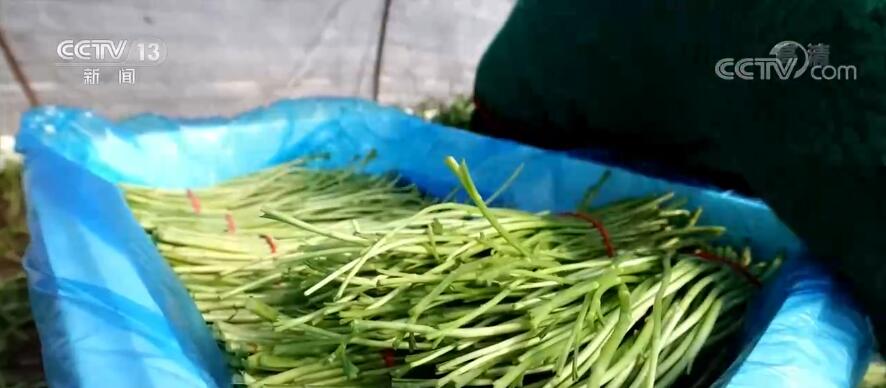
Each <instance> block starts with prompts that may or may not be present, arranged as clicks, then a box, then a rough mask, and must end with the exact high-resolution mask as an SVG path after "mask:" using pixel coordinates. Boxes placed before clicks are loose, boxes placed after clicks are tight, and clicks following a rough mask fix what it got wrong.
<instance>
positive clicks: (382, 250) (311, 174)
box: [125, 158, 779, 388]
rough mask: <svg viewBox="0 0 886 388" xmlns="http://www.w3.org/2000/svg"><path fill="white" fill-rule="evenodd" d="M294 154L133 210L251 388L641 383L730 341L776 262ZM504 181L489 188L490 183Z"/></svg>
mask: <svg viewBox="0 0 886 388" xmlns="http://www.w3.org/2000/svg"><path fill="white" fill-rule="evenodd" d="M310 161H311V158H306V159H301V160H297V161H294V162H291V163H287V164H284V165H281V166H279V167H276V168H272V169H268V170H265V171H261V172H259V173H256V174H253V175H250V176H247V177H244V178H240V179H236V180H232V181H229V182H226V183H223V184H221V185H218V186H215V187H211V188H206V189H201V190H193V191H191V190H157V189H148V188H140V187H126V190H125V193H126V198H127V199H128V201H129V203H130V206H131V207H132V209H133V213H134V214H135V215H136V217H137V218H138V219H139V220H140V221H141V222H142V224H143V226H144V227H145V228H146V230H148V231H149V232H150V233H151V234H152V236H153V238H154V240H155V242H156V244H157V247H158V249H159V251H160V253H161V254H162V255H163V256H164V257H166V259H167V260H168V261H169V263H170V265H171V266H172V268H173V270H174V271H175V272H176V273H177V274H178V276H179V277H180V279H181V280H182V282H183V283H184V285H185V286H186V287H187V289H188V290H189V291H190V293H191V295H192V297H193V298H194V300H195V302H196V305H197V307H198V308H199V310H200V311H201V312H202V314H203V316H204V319H205V320H206V321H207V322H208V323H210V324H211V325H212V327H213V332H214V334H215V335H216V338H217V339H218V340H219V342H220V343H221V344H222V346H224V348H225V350H226V351H227V352H228V354H229V356H230V357H229V359H230V362H231V365H232V366H233V367H234V368H235V369H236V370H237V374H236V376H235V379H236V380H235V382H236V383H238V384H244V385H248V386H255V387H330V386H342V387H344V386H354V387H358V386H359V387H383V386H395V387H446V386H456V387H463V386H493V387H496V388H503V387H515V386H523V387H601V386H607V387H661V386H669V385H672V384H673V383H674V382H675V381H676V380H677V378H679V377H680V376H681V375H683V374H685V373H686V372H687V371H689V370H690V369H691V368H692V365H693V361H694V360H695V359H696V356H697V355H698V354H699V352H700V351H701V350H702V349H703V348H706V347H710V346H711V345H713V344H716V343H718V342H719V341H721V340H723V339H724V338H725V337H727V336H728V335H729V334H731V333H733V332H735V331H736V330H737V329H738V328H740V327H741V323H742V317H743V310H744V307H745V304H746V302H747V301H748V299H749V298H750V297H751V296H752V295H753V292H754V290H755V288H756V287H757V286H758V283H757V282H758V281H764V280H765V279H766V278H768V277H769V276H771V274H772V273H773V271H774V270H775V269H776V268H777V267H778V262H779V260H778V259H776V260H772V261H761V262H753V261H752V260H751V255H750V252H749V251H748V250H747V249H745V250H743V251H741V252H735V251H734V250H732V249H730V248H715V247H713V246H712V243H713V241H714V240H715V239H716V238H717V237H718V236H720V235H721V234H722V233H724V230H723V228H720V227H713V226H702V225H698V219H699V216H700V214H701V211H700V210H696V211H688V210H685V209H682V208H681V205H680V204H679V203H678V202H676V201H674V200H673V199H672V195H670V194H667V195H661V196H653V197H645V198H634V199H627V200H623V201H618V202H615V203H610V204H608V205H606V206H602V207H596V208H591V207H589V206H588V205H587V204H588V203H590V200H591V199H592V197H593V194H594V193H595V192H596V190H598V189H599V185H595V186H594V187H592V189H591V190H589V195H588V196H587V198H586V199H585V201H583V204H581V205H580V206H579V209H578V211H576V212H575V213H569V214H551V213H549V212H536V213H532V212H526V211H521V210H514V209H509V208H504V207H492V206H490V205H489V203H491V202H492V199H494V197H497V196H498V195H499V194H500V193H501V192H502V191H503V190H505V189H506V186H507V184H505V185H504V187H502V189H500V190H499V191H497V192H496V193H495V194H493V195H492V196H490V197H489V198H487V199H484V198H483V197H482V196H481V195H480V193H479V191H478V190H477V188H476V187H475V185H474V182H473V181H472V178H471V175H470V171H469V169H468V166H467V164H466V163H465V162H461V163H458V162H456V161H455V159H452V158H449V159H447V160H446V163H447V165H448V166H449V167H450V169H451V170H452V171H453V173H454V174H455V176H456V177H457V178H458V180H459V182H460V184H461V190H463V191H464V192H465V193H466V194H467V197H468V198H469V201H468V202H467V203H459V202H453V201H446V200H444V201H433V200H431V199H429V198H427V197H425V196H423V195H422V193H421V192H420V191H418V190H417V189H416V188H415V187H412V186H404V185H402V184H400V183H399V182H398V181H397V179H395V178H393V177H389V176H368V175H364V174H361V173H360V172H359V170H360V168H361V167H362V165H363V164H365V163H366V162H367V161H368V160H364V161H361V162H357V163H355V164H354V165H353V166H351V167H349V168H345V169H341V170H325V171H321V170H314V169H311V168H309V167H308V164H309V163H310ZM510 181H512V179H509V182H510Z"/></svg>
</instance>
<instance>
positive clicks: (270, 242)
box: [261, 234, 277, 253]
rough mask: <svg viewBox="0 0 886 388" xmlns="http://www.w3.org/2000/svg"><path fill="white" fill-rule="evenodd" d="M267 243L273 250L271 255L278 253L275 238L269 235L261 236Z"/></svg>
mask: <svg viewBox="0 0 886 388" xmlns="http://www.w3.org/2000/svg"><path fill="white" fill-rule="evenodd" d="M261 237H262V238H263V239H265V242H267V243H268V247H269V248H271V253H277V241H275V240H274V238H273V237H271V236H270V235H267V234H263V235H261Z"/></svg>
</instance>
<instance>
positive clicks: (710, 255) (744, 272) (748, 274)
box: [693, 250, 763, 287]
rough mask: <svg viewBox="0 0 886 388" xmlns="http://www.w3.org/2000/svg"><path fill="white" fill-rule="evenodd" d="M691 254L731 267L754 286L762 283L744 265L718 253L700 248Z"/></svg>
mask: <svg viewBox="0 0 886 388" xmlns="http://www.w3.org/2000/svg"><path fill="white" fill-rule="evenodd" d="M693 254H694V255H695V256H696V257H698V258H700V259H702V260H706V261H710V262H713V263H719V264H724V265H726V266H727V267H729V269H731V270H732V271H733V272H735V273H737V274H739V275H741V277H743V278H745V280H747V281H748V282H749V283H751V284H753V285H754V286H755V287H760V286H762V285H763V284H762V283H761V282H760V279H757V277H756V276H754V274H752V273H751V271H748V269H747V268H746V267H745V266H743V265H741V264H739V263H738V262H736V261H734V260H729V259H727V258H725V257H722V256H718V255H715V254H713V253H711V252H707V251H702V250H698V251H695V253H693Z"/></svg>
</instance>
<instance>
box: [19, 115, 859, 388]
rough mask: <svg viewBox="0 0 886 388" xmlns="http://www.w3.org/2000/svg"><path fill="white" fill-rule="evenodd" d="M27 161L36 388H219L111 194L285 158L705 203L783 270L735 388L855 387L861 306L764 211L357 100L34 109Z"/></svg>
mask: <svg viewBox="0 0 886 388" xmlns="http://www.w3.org/2000/svg"><path fill="white" fill-rule="evenodd" d="M17 149H18V151H19V152H21V153H23V154H24V155H25V175H24V185H25V190H26V195H27V200H28V221H29V227H30V230H31V233H32V242H31V246H30V247H29V249H28V252H27V255H26V256H27V257H26V260H25V265H26V269H27V272H28V280H29V287H30V292H31V299H32V308H33V310H34V314H35V318H36V321H37V325H38V328H39V331H40V336H41V340H42V342H43V352H44V353H43V354H44V361H45V369H46V372H47V378H48V379H49V382H50V384H51V385H52V386H54V387H69V386H85V387H94V386H109V387H123V386H126V387H135V386H138V387H162V388H165V387H222V386H228V385H230V377H229V372H228V371H227V370H226V367H225V363H224V358H223V356H222V354H221V352H220V351H219V350H218V347H217V345H216V344H215V342H214V341H213V339H212V336H211V334H210V331H209V330H208V329H207V327H206V326H205V324H204V323H203V321H202V319H201V317H200V315H199V313H198V311H197V309H196V307H195V306H194V304H193V303H192V302H191V300H190V299H189V297H188V295H187V292H186V291H185V289H184V288H183V286H182V285H181V284H180V283H179V282H178V281H177V280H176V278H175V275H174V274H173V272H172V271H171V270H170V268H169V267H168V266H167V265H166V264H165V262H164V261H163V260H162V258H161V257H160V256H159V254H158V253H157V251H156V249H155V248H154V247H153V245H152V244H151V241H150V240H149V238H148V236H147V235H146V234H145V233H144V232H143V231H142V230H141V228H140V227H139V226H138V224H137V222H136V220H135V219H134V218H133V216H132V214H131V212H130V211H129V210H128V208H127V207H126V204H125V202H124V200H123V197H122V195H121V192H120V191H119V189H118V188H117V187H116V184H117V183H137V184H143V185H151V186H157V187H201V186H207V185H212V184H214V183H218V182H220V181H222V180H224V179H228V178H232V177H236V176H239V175H243V174H247V173H250V172H253V171H256V170H258V169H261V168H264V167H269V166H272V165H275V164H278V163H280V162H283V161H287V160H290V159H292V158H294V157H297V156H300V155H305V154H310V153H316V152H328V153H330V155H332V158H331V159H330V160H329V161H326V162H323V165H322V166H318V167H321V168H322V167H333V166H339V165H343V164H345V163H347V162H349V161H351V160H352V159H353V157H354V156H356V155H362V154H366V153H367V152H369V151H370V150H376V151H377V152H378V158H377V159H376V160H375V161H374V162H373V163H371V164H370V166H369V168H368V171H369V172H370V173H384V172H389V171H394V172H396V173H398V174H400V175H401V176H403V177H404V178H406V179H407V180H409V181H411V182H413V183H415V184H417V185H418V186H419V187H421V188H422V189H423V190H425V191H427V192H429V193H431V194H435V195H439V196H442V195H445V194H447V193H448V192H449V191H450V190H451V189H452V188H453V187H455V186H456V181H455V179H454V177H453V176H452V174H451V173H450V172H449V171H448V170H447V168H446V167H445V165H444V164H443V162H442V161H443V157H444V156H446V155H453V156H456V157H457V158H464V159H466V160H467V161H468V162H469V163H470V165H471V169H472V173H473V175H474V178H475V180H476V183H477V185H478V187H479V188H480V189H481V191H482V190H490V191H491V190H494V189H495V188H497V187H498V186H499V185H500V184H501V183H502V182H503V181H504V180H505V179H507V177H508V176H509V175H510V174H511V172H512V171H513V170H514V169H515V168H516V167H517V166H518V165H520V164H521V163H523V164H524V165H525V167H524V170H523V172H522V173H521V175H520V177H519V178H518V179H517V180H516V182H514V184H513V186H512V187H511V189H510V190H509V191H508V192H507V193H506V194H505V195H503V196H502V197H501V202H502V203H505V204H508V205H509V206H515V207H519V208H522V209H527V210H542V209H552V210H555V211H565V210H570V209H572V208H574V206H575V205H576V204H577V203H578V201H579V199H580V198H581V195H582V194H583V193H584V190H585V189H586V188H587V187H588V186H589V185H590V184H592V183H594V182H595V181H596V180H597V179H598V178H599V177H600V175H601V174H602V173H603V171H605V170H606V169H611V170H612V172H613V174H612V177H611V178H610V179H609V181H608V182H607V184H606V185H605V186H604V188H603V190H602V191H601V193H600V196H599V197H598V201H599V203H605V202H607V201H612V200H614V199H619V198H623V197H625V196H636V195H643V194H650V193H660V192H666V191H674V192H676V193H677V194H678V195H679V196H682V197H685V198H688V199H689V201H690V205H691V206H702V207H704V209H705V213H704V214H705V215H704V217H703V218H702V222H708V223H716V224H719V225H724V226H726V227H727V228H729V231H730V233H729V236H728V239H729V240H731V242H734V243H750V244H751V246H752V247H753V248H754V250H755V254H756V255H758V256H759V257H771V256H773V255H774V254H776V252H779V251H782V252H786V253H787V255H788V257H789V260H788V261H787V263H786V264H785V266H784V268H783V270H782V271H780V273H779V274H778V276H777V277H776V278H775V280H774V281H773V282H771V283H770V284H768V285H767V286H766V287H764V288H763V290H762V292H761V293H760V294H759V296H758V297H757V298H756V299H755V301H754V302H753V304H752V306H751V309H750V311H749V318H748V320H747V321H748V322H747V324H746V327H745V330H744V331H743V333H742V335H743V336H744V340H745V342H746V344H747V345H746V346H745V350H744V352H743V353H742V357H741V358H740V359H739V360H738V361H736V363H735V364H734V365H733V366H732V368H731V369H730V371H729V373H728V374H727V375H726V376H724V377H723V378H722V379H721V382H722V383H724V384H725V385H727V386H730V387H749V388H750V387H753V388H756V387H771V386H777V387H803V388H805V387H812V386H814V387H852V386H854V384H855V382H857V381H858V379H859V378H860V376H861V374H862V373H863V372H864V368H865V367H866V364H867V360H868V357H869V355H870V352H871V349H872V339H871V334H870V328H869V326H868V323H867V321H866V319H865V317H864V316H863V315H862V314H861V313H860V312H859V311H858V309H857V307H856V306H855V304H854V303H853V302H852V301H851V300H850V299H849V298H848V297H847V296H846V294H845V293H844V292H843V291H842V290H840V289H839V287H838V286H837V285H835V283H834V282H833V281H832V280H831V279H830V278H829V277H828V275H827V274H826V273H824V272H823V271H822V270H821V269H820V268H818V266H816V265H815V264H813V263H812V262H811V261H810V260H809V259H808V258H807V254H806V253H805V251H804V248H803V246H802V244H801V243H800V242H799V241H798V240H797V238H796V237H795V236H794V235H793V234H792V233H791V232H790V231H789V230H788V229H787V228H786V227H785V226H784V225H783V224H781V223H780V221H779V220H778V219H777V217H775V215H774V214H773V213H772V212H771V211H770V210H769V209H768V208H767V207H766V206H765V205H763V204H762V203H760V202H758V201H755V200H751V199H746V198H741V197H739V196H736V195H733V194H731V193H728V192H718V191H713V190H708V189H703V188H699V187H694V186H689V185H685V184H680V183H674V182H668V181H665V180H661V179H656V178H652V177H646V176H642V175H639V174H635V173H632V172H629V171H625V170H622V169H619V168H614V167H608V166H605V165H602V164H598V163H595V162H591V161H587V160H581V159H577V158H574V157H571V156H569V155H567V154H562V153H557V152H551V151H545V150H539V149H536V148H532V147H528V146H524V145H520V144H516V143H512V142H509V141H504V140H498V139H492V138H487V137H483V136H479V135H476V134H472V133H468V132H464V131H459V130H456V129H452V128H447V127H442V126H438V125H433V124H429V123H426V122H424V121H422V120H420V119H417V118H414V117H412V116H408V115H406V114H404V113H402V112H400V111H399V110H397V109H394V108H386V107H380V106H377V105H375V104H373V103H370V102H366V101H361V100H355V99H333V98H318V99H304V100H287V101H280V102H278V103H275V104H273V105H271V106H268V107H263V108H259V109H256V110H253V111H251V112H247V113H244V114H242V115H239V116H237V117H234V118H230V119H224V118H212V119H200V120H183V119H173V118H167V117H162V116H157V115H141V116H136V117H133V118H131V119H127V120H123V121H119V122H115V121H111V120H107V119H105V118H102V117H101V116H99V115H97V114H94V113H92V112H89V111H86V110H81V109H74V108H61V107H52V106H50V107H42V108H37V109H34V110H32V111H30V112H28V113H26V114H25V115H24V117H23V119H22V127H21V130H20V132H19V135H18V138H17Z"/></svg>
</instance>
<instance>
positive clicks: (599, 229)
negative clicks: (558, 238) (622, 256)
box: [563, 212, 615, 257]
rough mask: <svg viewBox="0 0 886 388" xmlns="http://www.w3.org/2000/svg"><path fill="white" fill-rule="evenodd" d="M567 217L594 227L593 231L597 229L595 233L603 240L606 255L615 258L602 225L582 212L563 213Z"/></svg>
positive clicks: (607, 232) (613, 249) (607, 233)
mask: <svg viewBox="0 0 886 388" xmlns="http://www.w3.org/2000/svg"><path fill="white" fill-rule="evenodd" d="M563 214H564V215H567V216H572V217H575V218H578V219H580V220H584V221H587V222H589V223H590V224H591V225H593V226H594V229H597V232H599V233H600V237H602V238H603V245H604V246H605V247H606V255H607V256H609V257H612V256H615V248H614V247H613V246H612V239H610V238H609V231H607V230H606V227H604V226H603V223H602V222H600V220H598V219H596V218H594V217H591V215H590V214H587V213H583V212H576V213H563Z"/></svg>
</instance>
